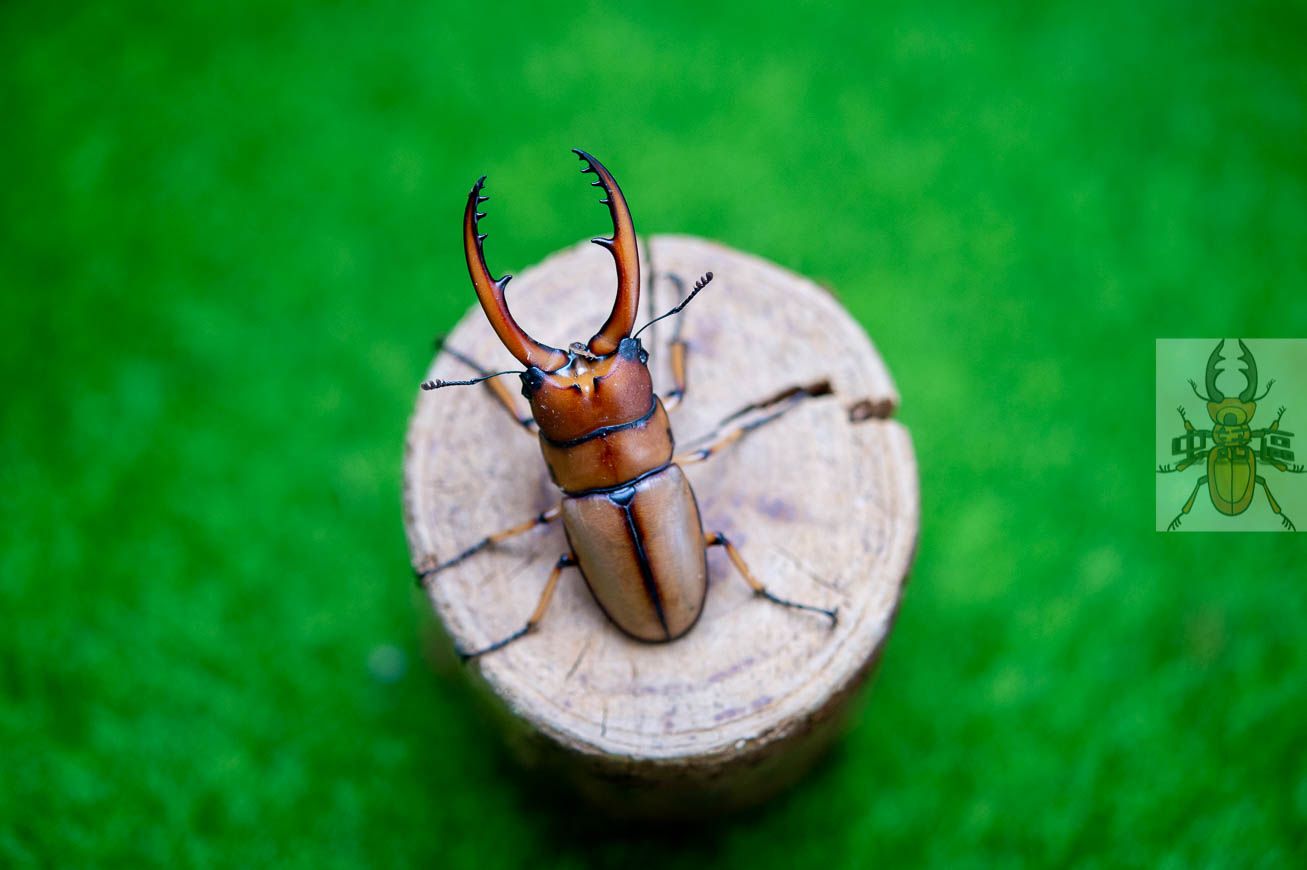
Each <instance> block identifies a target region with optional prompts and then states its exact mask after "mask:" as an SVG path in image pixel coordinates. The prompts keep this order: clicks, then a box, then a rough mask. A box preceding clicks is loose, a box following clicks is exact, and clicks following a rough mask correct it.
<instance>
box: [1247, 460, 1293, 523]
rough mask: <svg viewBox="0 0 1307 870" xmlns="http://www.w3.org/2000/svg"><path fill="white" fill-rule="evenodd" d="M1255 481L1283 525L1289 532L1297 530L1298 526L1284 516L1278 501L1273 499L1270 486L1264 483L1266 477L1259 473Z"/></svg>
mask: <svg viewBox="0 0 1307 870" xmlns="http://www.w3.org/2000/svg"><path fill="white" fill-rule="evenodd" d="M1257 482H1258V483H1260V484H1261V485H1262V491H1263V492H1265V493H1266V500H1267V501H1268V502H1270V503H1271V510H1272V511H1274V512H1275V513H1276V514H1278V515H1279V517H1280V521H1281V522H1282V523H1284V527H1285V528H1286V529H1288V530H1289V531H1291V532H1296V531H1298V527H1297V526H1295V525H1294V524H1293V520H1291V519H1289V518H1288V517H1286V516H1285V515H1284V512H1283V511H1281V510H1280V503H1279V502H1277V501H1276V500H1275V496H1273V495H1271V488H1270V487H1269V486H1267V485H1266V478H1264V477H1262V476H1261V475H1260V474H1259V475H1257Z"/></svg>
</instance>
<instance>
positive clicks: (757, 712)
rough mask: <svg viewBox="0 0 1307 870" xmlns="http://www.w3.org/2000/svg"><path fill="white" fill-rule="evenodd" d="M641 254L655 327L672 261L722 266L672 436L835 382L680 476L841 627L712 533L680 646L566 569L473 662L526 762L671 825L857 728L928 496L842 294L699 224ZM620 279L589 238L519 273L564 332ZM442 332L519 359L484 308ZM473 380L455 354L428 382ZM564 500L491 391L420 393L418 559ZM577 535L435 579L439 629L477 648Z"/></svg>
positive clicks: (414, 446)
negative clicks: (758, 582) (756, 582)
mask: <svg viewBox="0 0 1307 870" xmlns="http://www.w3.org/2000/svg"><path fill="white" fill-rule="evenodd" d="M641 250H642V258H641V261H642V264H643V266H642V267H643V269H644V270H645V271H644V292H643V298H642V300H641V309H642V314H641V318H640V319H639V321H638V322H641V323H643V322H644V321H645V320H646V319H647V318H648V317H650V316H652V314H653V313H654V312H655V311H657V312H661V311H663V310H666V309H667V308H669V307H670V306H671V305H672V304H674V303H675V302H676V301H677V299H676V296H675V289H674V285H673V284H672V282H671V281H670V280H668V279H667V278H666V277H665V276H666V275H667V274H669V273H672V274H678V275H680V276H681V277H682V278H683V279H684V281H685V285H686V287H687V289H688V287H689V286H692V284H693V282H694V279H695V278H696V277H698V276H699V275H700V274H702V273H703V272H706V271H712V272H714V273H715V275H716V280H715V281H714V282H713V284H712V285H710V287H709V288H708V289H706V290H705V291H704V292H703V293H702V294H700V296H699V298H697V299H696V300H695V301H694V303H693V304H691V305H690V306H689V307H688V308H687V309H686V311H685V312H684V313H683V314H682V315H680V316H681V317H683V318H685V323H684V326H683V330H684V333H683V334H684V337H685V338H686V339H687V340H688V341H689V342H690V347H691V349H690V356H689V368H690V375H689V391H688V395H687V398H686V401H685V402H684V403H683V404H682V405H681V406H680V407H679V408H677V409H676V410H675V411H674V412H673V414H672V425H673V430H674V432H675V433H676V436H677V441H678V444H682V445H683V444H688V443H690V442H692V441H693V439H694V437H695V436H698V435H701V434H703V433H706V432H708V431H710V430H711V429H712V428H713V426H714V424H715V423H716V422H717V421H718V420H720V419H721V418H722V417H724V416H725V415H727V414H728V413H730V412H731V411H733V410H735V409H736V408H738V407H740V406H741V405H743V404H745V403H747V402H749V401H752V400H755V399H759V398H762V397H766V396H770V395H774V394H775V393H776V392H777V391H779V390H780V389H782V388H784V387H786V386H789V385H793V384H800V383H810V382H815V381H819V380H823V379H829V380H830V381H831V383H832V384H833V386H834V388H835V395H834V396H830V397H826V398H820V399H814V400H811V401H808V402H805V403H803V404H801V405H800V406H798V407H797V408H796V409H795V410H793V411H792V412H790V413H789V414H787V415H786V416H785V417H783V418H782V419H780V420H778V421H777V422H775V423H773V424H770V425H768V426H766V427H764V428H762V429H760V430H758V431H757V432H755V433H753V434H751V435H749V436H748V437H746V438H744V439H743V440H742V441H740V442H739V443H737V444H736V445H734V446H732V447H730V448H728V449H727V450H726V451H724V452H723V453H722V454H720V455H718V456H716V457H714V458H712V459H711V460H710V461H708V462H706V463H703V464H700V465H693V466H690V467H688V468H687V469H686V473H687V474H688V475H689V478H690V481H691V483H692V485H693V486H694V488H695V492H696V494H697V496H698V499H699V504H700V507H701V510H702V513H703V520H704V525H705V528H706V529H708V530H710V531H713V530H720V531H724V532H725V533H726V534H727V535H729V536H730V538H731V539H732V540H733V541H734V542H735V543H736V544H737V545H738V546H739V548H740V550H741V552H742V553H743V556H744V558H745V559H746V560H747V561H748V563H749V565H750V566H751V568H752V569H753V570H754V573H755V574H756V575H757V576H758V577H760V578H761V579H762V580H763V581H764V582H765V583H766V584H768V586H769V587H770V588H771V589H772V590H773V591H774V592H776V593H777V594H779V595H783V596H786V597H789V598H793V599H797V600H802V601H806V602H811V603H813V604H817V605H821V606H838V608H839V613H840V619H839V623H838V625H837V626H836V627H835V628H833V629H832V628H830V627H828V623H827V621H826V620H825V619H824V618H822V617H820V616H817V615H814V614H808V613H802V612H797V611H793V610H788V609H784V608H781V607H777V606H775V605H773V604H770V603H768V602H766V601H764V600H762V599H760V598H758V597H755V596H754V595H753V594H752V593H751V592H750V590H749V588H748V587H747V586H746V585H745V583H744V582H743V581H742V580H741V579H740V578H739V576H738V575H736V574H735V572H734V570H733V568H732V567H731V565H730V562H729V561H728V560H727V558H726V555H725V553H723V552H721V550H720V548H714V549H713V550H710V551H709V568H710V571H711V581H710V588H709V592H708V601H707V604H706V606H705V610H704V613H703V616H702V618H701V620H700V622H699V624H698V625H697V626H695V628H694V629H692V630H691V631H690V633H689V634H688V635H686V636H685V637H684V638H682V639H680V640H678V641H675V642H673V643H670V644H657V645H651V644H644V643H639V642H636V641H634V640H631V639H629V638H627V637H626V636H624V635H623V634H621V633H620V632H619V631H618V630H617V629H616V628H615V627H614V626H612V625H611V624H610V623H609V622H608V621H607V620H606V619H605V617H604V616H603V614H602V613H601V612H600V610H599V608H598V607H597V606H596V605H595V603H594V601H593V599H592V598H591V596H590V593H589V591H588V590H587V588H586V586H585V583H584V581H583V580H582V578H581V577H580V576H579V574H577V573H576V571H575V570H569V571H568V572H567V573H566V574H565V575H564V577H563V582H562V583H561V584H560V586H559V588H558V592H557V595H556V596H555V599H554V602H553V605H552V607H551V608H550V610H549V612H548V614H547V615H546V616H545V618H544V621H543V622H542V623H541V625H540V627H539V629H538V630H537V631H536V632H534V633H533V634H531V635H529V636H527V637H526V638H524V639H522V640H521V641H519V642H517V643H515V644H512V645H511V646H509V647H507V648H506V649H504V650H501V651H499V652H495V653H492V654H490V655H488V656H486V657H484V658H483V659H480V660H478V661H476V662H475V663H473V664H470V665H468V666H467V667H465V668H459V669H458V672H459V673H461V674H462V675H464V676H465V677H466V678H467V679H469V680H471V681H472V682H473V684H474V685H476V686H478V687H479V688H480V689H482V690H484V693H485V695H486V697H487V698H489V699H490V701H491V703H492V705H493V707H494V708H495V709H496V710H498V711H499V712H500V713H502V714H503V715H501V716H498V717H496V719H497V720H498V721H499V722H500V723H501V724H502V725H503V726H504V727H503V730H504V732H505V735H506V736H507V738H508V740H509V745H510V746H511V747H512V749H513V751H514V753H515V755H517V757H518V758H520V759H521V760H522V761H523V762H524V763H526V764H528V765H529V766H531V767H534V768H536V769H543V770H545V771H547V772H548V773H549V775H551V776H556V777H561V778H563V779H565V780H566V781H567V782H569V783H571V784H572V785H573V786H574V787H576V788H577V789H578V790H579V791H580V792H581V793H582V794H584V795H585V796H587V797H589V798H591V799H592V800H594V801H596V802H597V803H599V804H600V805H601V806H603V807H604V808H605V809H606V810H607V811H608V812H611V813H613V814H617V815H629V816H646V817H647V816H655V817H673V816H679V815H692V814H701V813H703V812H706V811H708V812H711V811H723V810H728V809H733V808H737V807H742V806H747V805H750V804H754V803H757V802H759V801H761V800H763V799H765V798H766V797H768V796H769V795H771V794H773V793H775V792H776V791H777V790H778V789H780V788H782V787H784V786H785V785H786V784H788V783H789V782H792V781H793V780H794V779H796V778H797V777H798V776H799V775H800V774H801V773H802V772H803V770H805V769H806V768H807V766H808V765H809V764H810V763H811V762H812V760H814V759H815V758H816V757H817V755H818V754H819V753H820V751H821V749H822V748H823V747H824V746H825V745H826V744H827V743H828V742H829V741H830V739H831V738H832V737H834V736H835V735H836V734H837V733H838V732H839V730H840V725H841V723H842V722H843V721H844V714H846V713H847V711H848V706H849V704H848V702H849V699H850V698H851V697H852V695H853V693H854V692H855V691H856V690H857V688H858V687H859V686H860V685H862V683H863V682H864V681H865V680H866V678H867V676H868V675H869V673H870V672H871V669H872V666H873V665H874V663H875V662H876V660H877V659H878V657H879V654H880V652H881V650H882V648H883V646H884V643H885V640H886V637H887V635H888V633H889V630H890V626H891V623H892V620H893V617H894V614H895V611H896V609H897V606H898V603H899V599H900V596H901V595H902V592H903V587H904V584H905V581H906V577H907V574H908V569H909V567H910V565H911V561H912V557H913V552H914V549H915V546H916V540H917V532H918V519H919V517H918V513H919V492H918V483H917V469H916V462H915V457H914V455H913V450H912V443H911V440H910V438H909V435H908V432H907V430H906V429H905V428H904V427H903V426H901V425H900V424H899V423H897V422H896V421H894V420H893V419H892V414H893V412H894V410H895V409H896V408H897V406H898V401H899V399H898V394H897V392H896V390H895V387H894V384H893V382H892V380H891V378H890V375H889V372H888V371H887V370H886V368H885V364H884V363H883V361H882V360H881V358H880V356H879V355H878V354H877V353H876V351H875V348H874V347H873V346H872V345H871V343H870V341H869V340H868V338H867V336H866V334H865V333H864V332H863V330H862V329H861V328H860V327H859V326H858V325H857V323H855V322H854V321H853V320H852V319H851V318H850V317H849V315H848V314H847V313H846V312H845V311H844V309H843V308H842V307H841V306H840V305H839V304H838V303H837V302H836V301H835V299H834V298H833V297H832V296H831V295H830V294H829V293H828V292H827V291H826V290H823V289H822V288H820V287H818V286H817V285H815V284H813V283H812V282H810V281H808V280H806V279H804V278H801V277H799V276H796V275H794V274H792V273H790V272H787V271H785V270H783V269H781V268H779V267H777V266H775V265H773V264H771V263H768V262H766V261H764V260H761V259H759V258H756V257H752V256H749V255H746V254H742V253H740V252H737V251H734V250H731V249H729V248H726V247H724V246H722V245H719V244H715V243H713V242H708V241H704V240H702V239H696V238H689V237H683V236H655V237H652V238H650V239H645V240H643V244H642V248H641ZM651 270H652V271H653V272H654V273H656V278H657V280H654V277H653V275H651ZM613 282H614V279H613V274H612V260H611V258H610V257H609V256H608V254H606V253H605V252H604V251H602V250H599V249H598V248H597V247H596V246H594V245H590V244H585V243H583V244H581V245H578V246H576V247H573V248H569V249H567V250H565V251H562V252H560V253H558V254H555V255H554V256H552V257H550V258H549V259H547V260H546V261H545V262H543V263H541V264H540V265H538V266H536V267H534V268H532V269H530V270H527V271H525V272H523V273H522V274H521V275H519V276H517V277H516V278H515V279H514V281H513V285H512V291H511V292H510V297H509V302H510V304H511V305H512V307H513V311H514V314H515V315H516V317H517V318H518V320H519V322H520V323H521V324H522V325H523V326H524V327H525V328H526V329H527V330H528V331H530V332H531V333H532V334H533V335H535V336H537V337H538V338H540V339H541V340H543V341H546V342H548V343H550V344H553V345H555V346H559V347H566V346H567V344H568V343H569V342H571V341H576V340H584V339H585V338H586V337H588V336H589V335H591V334H592V333H593V331H594V329H595V328H596V326H597V325H598V324H600V323H602V322H603V319H604V316H605V315H606V313H607V310H608V307H609V306H611V304H612V298H611V292H612V289H611V288H612V287H613V286H614V284H613ZM470 294H471V291H470V290H469V296H470ZM672 328H673V327H672V322H671V321H670V320H668V321H663V322H661V323H659V324H657V325H656V326H655V327H654V328H653V329H651V330H649V331H648V332H646V333H645V334H644V336H642V338H643V339H645V344H646V347H648V348H649V349H650V351H651V362H650V365H651V366H652V367H653V368H654V378H655V384H656V385H657V386H658V387H659V388H660V390H661V391H664V392H665V391H666V390H667V389H669V387H670V382H671V381H670V375H669V372H668V370H667V357H668V354H667V353H665V352H663V350H664V348H665V345H666V342H667V341H668V340H669V339H670V335H671V331H672ZM448 344H449V345H450V346H452V347H456V348H457V349H459V350H461V351H463V352H464V353H466V354H469V355H471V356H473V357H475V358H477V359H479V360H481V361H482V362H483V363H484V364H486V365H489V366H491V367H493V368H496V369H498V368H513V367H515V366H514V365H513V360H512V358H511V357H510V356H509V355H508V353H507V352H506V351H505V350H504V349H503V348H502V347H501V346H500V345H499V343H498V341H497V340H496V339H495V337H494V334H493V333H492V332H491V330H490V327H489V326H488V324H487V323H486V321H485V318H484V317H483V316H482V315H481V312H480V310H479V309H478V308H476V307H473V308H472V309H471V310H470V311H469V313H468V315H467V316H466V317H464V318H463V320H462V321H461V322H460V323H459V325H458V327H457V328H456V329H455V330H454V331H453V333H452V334H451V335H450V337H449V341H448ZM468 376H470V373H469V371H468V369H467V368H466V367H465V366H463V365H462V364H460V363H459V362H458V361H456V360H454V359H453V358H451V357H450V356H449V355H447V354H442V355H439V356H438V357H437V358H436V360H435V361H434V363H433V365H432V367H431V369H430V372H429V375H428V377H433V378H446V379H453V378H466V377H468ZM506 381H511V377H510V378H507V379H506ZM415 386H416V385H415ZM512 386H513V387H514V389H516V384H513V385H512ZM522 407H523V409H525V401H523V402H522ZM558 498H559V494H558V492H557V490H556V489H554V487H553V486H552V485H551V484H550V482H549V480H548V479H547V476H546V473H545V470H544V464H543V462H542V460H541V457H540V449H539V446H538V444H537V443H536V441H535V438H534V436H532V435H530V434H528V433H526V432H525V431H524V430H523V429H522V428H521V427H519V426H516V425H515V424H514V423H513V422H512V421H511V420H510V419H509V417H508V415H507V414H505V413H504V411H503V409H502V408H501V407H499V406H498V405H497V404H496V403H495V402H494V401H493V400H492V399H491V397H490V396H489V395H488V394H487V393H486V392H485V391H484V390H483V389H481V388H455V389H445V390H438V391H435V392H431V393H419V394H418V397H417V407H416V410H415V412H414V414H413V418H412V421H411V423H410V427H409V432H408V439H407V444H406V455H405V495H404V517H405V525H406V528H407V533H408V541H409V546H410V551H411V555H412V559H413V562H414V564H415V565H425V564H428V563H429V562H431V561H432V560H438V559H440V558H447V557H448V556H450V555H452V554H453V553H456V552H458V551H459V550H461V549H462V548H463V547H465V546H467V545H468V544H470V543H472V542H474V541H476V540H477V539H479V538H480V537H482V536H483V535H484V534H486V533H488V532H492V531H497V530H499V529H502V528H505V527H507V526H510V525H513V524H515V523H518V522H520V521H522V520H523V519H526V518H528V517H531V516H533V515H535V514H537V513H539V512H540V511H542V510H545V509H547V508H549V507H550V506H552V505H553V504H555V503H556V502H557V501H558ZM566 550H567V544H566V541H565V540H564V538H563V533H562V530H561V528H559V527H558V526H557V524H555V525H553V526H551V527H546V528H542V529H538V530H536V531H534V532H531V533H528V534H527V535H525V536H522V537H520V538H515V539H513V540H511V541H508V542H505V543H503V544H502V545H500V546H498V547H495V548H492V549H490V550H487V551H485V552H483V553H481V554H478V555H477V556H475V557H473V558H471V559H469V560H468V561H467V562H465V563H463V564H462V565H460V566H458V567H457V568H454V569H452V570H449V571H446V572H444V573H442V574H440V575H438V577H437V578H436V580H435V582H434V584H433V585H432V587H431V589H430V591H429V600H430V605H431V607H432V608H433V609H434V612H435V614H436V615H437V616H438V618H439V624H440V625H442V626H443V628H444V631H446V632H447V633H448V634H449V635H451V636H452V637H453V638H455V639H457V640H458V642H459V643H460V644H461V645H463V646H465V647H469V648H475V647H480V646H483V645H485V644H486V643H488V642H490V641H493V640H496V639H498V638H500V637H503V636H505V635H507V634H508V633H510V632H512V631H513V630H515V629H517V628H519V627H520V626H521V625H522V623H523V622H524V621H525V620H526V618H527V616H528V615H529V614H530V613H531V611H532V609H533V607H534V606H535V602H536V598H537V597H538V596H539V594H540V591H541V589H542V587H543V584H544V581H545V578H546V576H547V575H548V573H549V570H550V568H551V567H552V566H553V564H554V562H555V561H556V560H557V559H558V557H559V555H560V554H562V553H564V552H565V551H566ZM444 644H445V645H446V647H448V640H445V641H444Z"/></svg>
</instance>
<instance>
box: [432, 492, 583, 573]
mask: <svg viewBox="0 0 1307 870" xmlns="http://www.w3.org/2000/svg"><path fill="white" fill-rule="evenodd" d="M560 513H562V506H561V504H556V505H554V506H553V507H551V508H550V509H549V510H547V511H543V512H541V513H538V514H536V515H535V516H534V517H532V518H531V519H529V520H527V521H526V522H524V523H518V524H517V525H515V526H512V527H510V528H507V529H504V530H503V531H501V532H495V533H494V534H493V535H486V536H485V537H484V538H482V539H481V540H479V541H477V542H476V543H475V544H473V545H472V546H470V547H468V548H467V549H466V550H464V551H463V552H461V553H459V554H458V555H457V556H454V557H453V558H452V559H446V560H445V561H443V562H440V563H438V564H436V565H432V566H430V567H427V568H418V569H416V570H415V571H414V573H415V574H416V575H417V583H418V585H419V586H425V585H426V583H427V581H428V580H429V579H431V578H432V577H434V576H436V575H437V574H439V573H440V572H441V571H444V570H445V569H446V568H453V567H454V566H455V565H457V564H459V563H460V562H462V561H463V560H465V559H467V558H469V557H471V556H475V555H476V554H477V553H480V552H481V551H482V550H484V549H485V548H486V547H490V546H493V545H495V544H498V543H499V542H501V541H506V540H508V539H509V538H513V537H516V536H517V535H521V534H525V533H526V532H529V531H531V530H532V529H534V528H538V527H540V526H543V525H548V524H549V523H552V522H553V521H554V520H556V519H558V516H559V514H560Z"/></svg>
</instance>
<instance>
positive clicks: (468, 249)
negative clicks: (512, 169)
mask: <svg viewBox="0 0 1307 870" xmlns="http://www.w3.org/2000/svg"><path fill="white" fill-rule="evenodd" d="M485 183H486V177H485V176H484V175H483V176H481V177H480V178H478V179H477V183H476V184H474V185H472V192H471V193H469V194H468V195H467V208H466V209H465V210H464V212H463V252H464V253H465V254H466V255H467V273H468V274H469V275H470V276H472V286H473V287H474V288H475V289H476V292H477V299H479V300H480V301H481V308H482V310H483V311H485V313H486V319H487V320H489V321H490V326H491V327H492V328H493V329H494V330H495V335H498V336H499V340H500V341H502V342H503V343H504V347H506V348H508V352H509V353H511V354H512V355H513V356H515V357H517V360H518V362H520V363H522V365H524V366H535V367H536V368H539V369H544V370H545V371H553V370H554V369H557V368H560V367H562V366H563V365H564V364H565V363H566V362H567V354H566V353H564V352H563V351H561V350H559V349H558V348H556V347H550V346H549V345H547V344H543V343H541V342H539V341H536V340H535V339H534V338H532V337H531V336H529V335H527V333H526V330H524V329H522V327H520V326H518V325H517V321H516V320H514V319H513V315H512V314H510V313H509V311H508V303H507V302H506V301H504V288H505V287H507V286H508V282H509V280H510V279H512V277H513V276H512V275H505V276H504V277H502V278H500V279H498V280H495V279H494V278H492V277H491V276H490V270H489V269H488V268H487V267H486V253H485V250H484V249H483V244H482V243H483V242H484V241H485V238H486V235H485V233H482V232H480V231H479V230H480V223H479V222H480V220H481V218H483V217H485V213H484V212H479V211H477V206H478V205H480V204H481V203H483V202H485V201H486V200H487V199H489V198H490V197H488V196H483V195H482V193H481V188H482V187H483V186H485Z"/></svg>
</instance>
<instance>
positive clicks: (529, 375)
mask: <svg viewBox="0 0 1307 870" xmlns="http://www.w3.org/2000/svg"><path fill="white" fill-rule="evenodd" d="M544 382H545V373H544V372H542V371H540V369H538V368H536V367H535V366H531V367H530V368H528V369H527V370H526V371H524V372H522V395H523V396H524V397H525V398H528V399H529V398H531V394H532V393H534V392H535V391H536V390H538V389H540V386H541V384H543V383H544Z"/></svg>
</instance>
